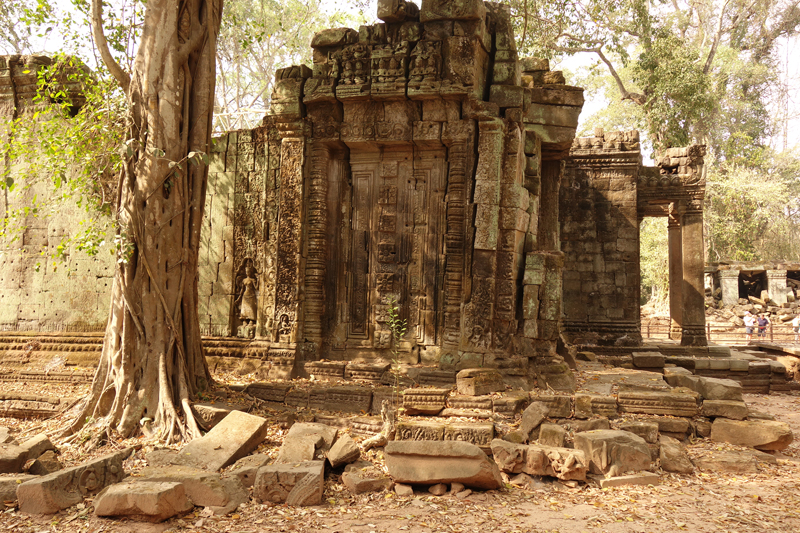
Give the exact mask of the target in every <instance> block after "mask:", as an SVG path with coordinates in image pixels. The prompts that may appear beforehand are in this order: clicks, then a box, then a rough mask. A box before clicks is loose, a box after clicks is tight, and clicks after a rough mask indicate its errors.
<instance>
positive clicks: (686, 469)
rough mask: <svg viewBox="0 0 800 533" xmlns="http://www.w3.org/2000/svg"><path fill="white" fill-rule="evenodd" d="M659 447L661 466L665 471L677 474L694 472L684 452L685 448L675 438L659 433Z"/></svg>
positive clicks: (687, 455)
mask: <svg viewBox="0 0 800 533" xmlns="http://www.w3.org/2000/svg"><path fill="white" fill-rule="evenodd" d="M659 442H660V444H661V447H660V448H661V449H660V451H659V459H660V460H661V468H662V469H663V470H664V471H666V472H678V473H679V474H691V473H692V472H694V465H693V464H692V460H691V459H689V454H687V453H686V448H685V447H684V446H683V444H681V442H680V441H678V440H677V439H673V438H672V437H667V436H666V435H661V438H660V439H659Z"/></svg>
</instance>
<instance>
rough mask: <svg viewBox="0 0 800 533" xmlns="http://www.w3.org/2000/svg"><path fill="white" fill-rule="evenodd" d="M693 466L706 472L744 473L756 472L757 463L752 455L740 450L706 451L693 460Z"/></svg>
mask: <svg viewBox="0 0 800 533" xmlns="http://www.w3.org/2000/svg"><path fill="white" fill-rule="evenodd" d="M694 464H695V466H697V468H699V469H700V470H703V471H706V472H730V473H734V474H739V473H741V474H746V473H752V472H758V463H757V462H756V458H755V457H753V455H751V454H748V453H742V452H713V453H707V454H705V455H703V456H701V457H698V458H696V459H695V460H694Z"/></svg>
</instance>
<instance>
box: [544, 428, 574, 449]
mask: <svg viewBox="0 0 800 533" xmlns="http://www.w3.org/2000/svg"><path fill="white" fill-rule="evenodd" d="M566 439H567V430H565V429H564V428H563V427H561V426H559V425H558V424H542V425H541V426H540V427H539V444H541V445H542V446H550V447H553V448H563V447H564V442H565V441H566Z"/></svg>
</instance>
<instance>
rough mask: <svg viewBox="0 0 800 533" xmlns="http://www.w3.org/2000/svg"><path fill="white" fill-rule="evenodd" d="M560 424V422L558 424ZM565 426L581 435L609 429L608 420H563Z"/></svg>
mask: <svg viewBox="0 0 800 533" xmlns="http://www.w3.org/2000/svg"><path fill="white" fill-rule="evenodd" d="M559 423H562V422H559ZM563 424H566V425H567V426H569V427H570V428H572V431H574V432H575V433H583V432H584V431H594V430H597V429H611V424H610V423H609V422H608V418H590V419H589V420H565V421H563Z"/></svg>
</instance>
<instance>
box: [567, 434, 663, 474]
mask: <svg viewBox="0 0 800 533" xmlns="http://www.w3.org/2000/svg"><path fill="white" fill-rule="evenodd" d="M574 440H575V448H576V449H578V450H581V451H583V453H585V454H586V458H587V460H588V461H589V470H590V471H591V472H592V473H593V474H606V475H608V476H610V477H614V476H619V475H622V474H624V473H626V472H635V471H638V470H647V469H649V468H650V448H649V447H648V446H647V443H646V442H645V440H644V439H643V438H641V437H639V436H638V435H634V434H633V433H629V432H627V431H619V430H613V429H608V430H605V429H601V430H595V431H585V432H583V433H578V434H576V435H575V437H574Z"/></svg>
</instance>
